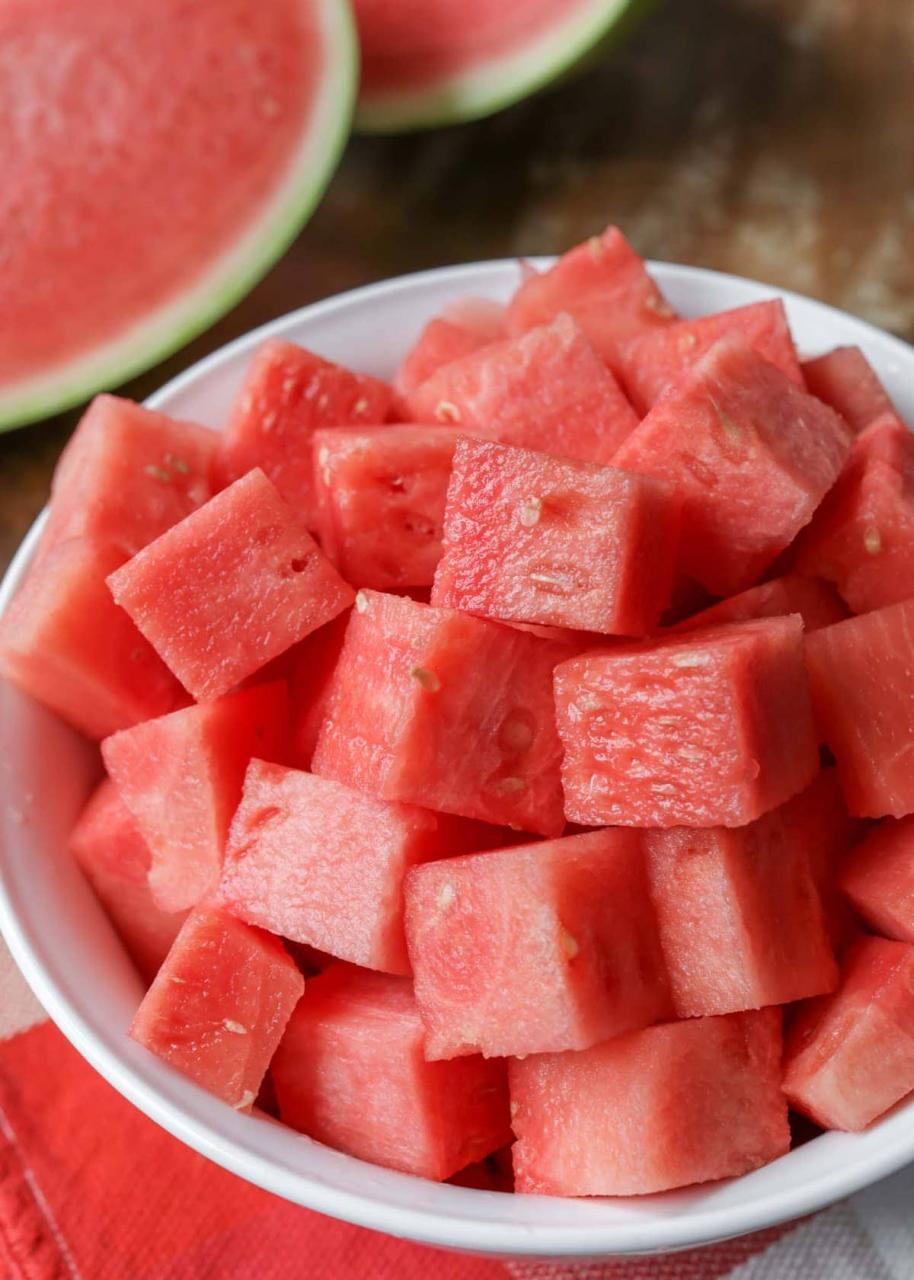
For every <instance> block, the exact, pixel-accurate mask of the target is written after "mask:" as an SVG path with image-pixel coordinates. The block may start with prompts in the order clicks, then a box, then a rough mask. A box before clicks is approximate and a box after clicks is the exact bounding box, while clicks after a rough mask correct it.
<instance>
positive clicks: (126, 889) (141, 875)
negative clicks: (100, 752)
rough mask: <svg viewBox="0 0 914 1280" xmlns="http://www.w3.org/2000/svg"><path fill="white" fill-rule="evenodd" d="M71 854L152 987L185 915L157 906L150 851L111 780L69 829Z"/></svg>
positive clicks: (131, 956) (96, 791)
mask: <svg viewBox="0 0 914 1280" xmlns="http://www.w3.org/2000/svg"><path fill="white" fill-rule="evenodd" d="M70 852H71V853H72V854H73V856H74V858H75V859H76V861H77V862H78V863H79V865H80V866H81V867H82V869H83V872H84V873H85V876H86V879H87V880H88V881H89V883H90V884H91V885H92V888H93V889H94V890H95V895H96V897H97V898H98V900H99V902H100V903H101V904H102V906H103V907H104V908H105V911H106V912H107V913H108V916H109V917H110V920H111V923H112V924H113V925H114V927H115V929H116V930H117V932H118V934H119V935H120V938H121V941H122V942H123V944H124V947H125V948H126V950H127V953H128V954H129V956H130V958H131V959H132V960H133V963H134V964H135V965H136V967H137V969H138V970H139V971H140V973H141V974H142V976H143V977H144V978H145V979H146V980H147V981H148V982H151V981H152V979H153V978H154V977H155V974H156V972H157V970H158V969H159V967H160V965H161V964H162V961H163V960H164V959H165V957H166V956H167V954H168V951H169V948H170V947H171V944H172V943H173V942H174V940H175V938H176V937H177V936H178V931H179V930H180V928H181V925H182V924H183V923H184V920H185V918H186V915H187V913H186V912H183V911H178V912H171V911H163V910H162V909H161V907H159V906H158V905H157V903H156V901H155V899H154V898H153V896H152V892H151V890H150V888H149V879H148V877H149V867H150V861H151V855H150V852H149V846H148V845H147V843H146V841H145V840H144V839H143V837H142V836H141V835H140V833H139V830H138V828H137V825H136V823H135V822H134V821H133V818H132V817H131V815H130V811H129V810H128V809H127V807H126V805H125V804H124V802H123V800H121V798H120V796H119V795H118V793H117V788H116V787H115V785H114V783H113V782H111V780H110V779H109V778H106V779H105V780H104V782H102V783H100V784H99V786H98V788H97V789H96V790H95V791H94V792H93V794H92V796H91V797H90V798H89V802H88V804H87V805H86V807H85V809H84V810H83V812H82V814H81V815H80V817H79V820H78V821H77V823H76V826H75V827H74V828H73V831H72V832H71V834H70Z"/></svg>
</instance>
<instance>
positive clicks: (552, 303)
mask: <svg viewBox="0 0 914 1280" xmlns="http://www.w3.org/2000/svg"><path fill="white" fill-rule="evenodd" d="M563 311H567V312H568V313H569V315H571V316H573V317H574V319H575V320H576V321H577V322H578V324H579V325H580V326H581V328H582V329H583V330H584V332H585V334H586V335H587V337H588V338H589V339H590V341H591V342H592V343H593V345H594V346H595V347H596V349H597V351H599V353H600V355H601V356H602V357H603V359H604V360H606V361H607V362H608V363H609V365H610V366H611V367H615V368H616V369H617V370H618V368H619V364H618V351H619V347H620V345H621V344H622V343H623V342H625V340H626V339H628V338H632V337H634V335H635V334H638V333H643V332H645V331H646V330H651V329H656V328H659V327H661V326H664V325H668V324H671V323H672V322H673V321H674V320H675V318H676V313H675V312H674V311H673V308H672V307H671V306H670V304H669V303H668V302H667V300H666V299H665V298H664V296H663V294H662V293H661V292H660V290H659V289H658V288H657V286H656V284H655V283H654V281H653V280H652V279H651V277H650V276H649V275H648V273H647V270H646V269H645V266H644V262H643V261H642V259H641V258H639V256H638V254H637V253H635V251H634V249H633V248H632V247H631V245H630V244H629V243H628V241H627V240H626V239H625V236H623V234H622V232H621V231H620V230H619V228H618V227H607V228H606V230H605V231H604V232H603V234H602V235H599V236H591V238H590V239H589V240H586V241H585V242H584V243H583V244H579V245H576V246H575V247H574V248H573V249H570V250H569V251H568V252H567V253H565V254H563V255H562V257H561V258H559V260H558V262H556V263H555V265H554V266H552V267H550V268H549V270H548V271H544V272H542V273H540V272H529V273H528V274H527V275H526V278H525V279H524V281H523V283H522V284H521V286H520V288H519V289H518V290H517V292H516V293H515V295H514V297H513V299H512V300H511V304H510V306H509V307H508V331H509V333H513V334H518V333H526V332H527V331H528V330H529V329H532V328H533V327H534V326H536V325H540V324H545V323H547V322H548V321H549V320H552V319H554V317H555V316H557V315H558V314H559V313H560V312H563ZM596 460H597V459H595V461H596Z"/></svg>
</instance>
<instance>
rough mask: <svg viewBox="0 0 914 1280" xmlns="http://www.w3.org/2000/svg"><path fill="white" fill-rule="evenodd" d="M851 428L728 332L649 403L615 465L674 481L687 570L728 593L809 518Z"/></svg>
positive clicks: (757, 572)
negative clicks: (680, 507) (679, 509)
mask: <svg viewBox="0 0 914 1280" xmlns="http://www.w3.org/2000/svg"><path fill="white" fill-rule="evenodd" d="M850 440H851V437H850V432H849V431H848V429H847V427H846V426H845V425H844V423H843V422H842V420H841V419H840V418H839V417H838V415H837V414H836V413H834V412H833V411H832V410H831V409H828V408H827V407H826V406H825V405H823V404H821V403H820V402H819V401H818V400H815V399H814V398H813V397H812V396H810V395H808V394H807V393H806V392H805V391H802V390H800V389H799V388H798V387H797V386H795V385H794V383H793V382H791V381H790V379H789V378H788V377H786V376H785V375H784V374H783V373H782V372H781V371H780V369H776V368H775V367H774V365H772V364H769V363H768V361H767V360H763V359H762V357H761V356H759V355H758V354H757V353H756V352H754V351H752V350H751V348H749V347H748V346H747V345H746V344H745V342H743V341H742V339H741V338H739V337H738V336H736V335H730V336H727V337H724V338H721V339H719V340H718V342H716V343H715V344H714V346H713V347H711V349H710V350H709V351H708V352H707V353H706V354H705V355H704V356H702V358H701V359H700V360H699V361H698V362H697V363H696V364H695V366H694V367H693V368H692V370H691V372H690V373H689V374H687V375H686V377H685V378H684V379H683V380H682V381H681V382H679V383H678V384H677V385H676V386H675V387H674V388H673V390H672V391H670V392H669V393H668V394H667V395H666V396H664V397H663V398H662V399H661V400H660V401H659V402H658V403H657V404H656V405H655V406H654V408H653V409H652V410H651V412H650V413H649V414H648V415H647V417H646V418H644V420H643V421H642V422H641V424H640V426H639V427H638V428H637V430H636V431H634V432H632V434H631V435H630V436H629V437H628V439H627V440H626V441H625V442H624V443H623V444H622V446H621V447H620V449H619V451H618V453H617V454H616V456H615V458H614V459H613V465H614V466H617V467H622V468H623V469H625V470H630V471H637V472H640V473H641V474H644V475H651V476H656V477H657V478H658V479H660V480H665V481H667V483H669V484H671V485H673V486H674V487H676V488H677V489H678V490H679V492H680V494H681V496H682V500H683V509H682V537H681V541H680V560H679V567H680V569H681V571H682V572H683V573H684V574H686V576H688V577H690V578H694V579H695V580H696V581H698V582H700V583H701V584H702V585H703V586H705V587H707V588H708V590H709V591H711V592H713V593H714V594H716V595H732V594H734V593H736V592H738V591H744V590H745V589H746V588H747V587H750V586H752V584H753V583H754V582H755V581H756V580H757V579H758V578H759V577H760V576H761V574H762V573H763V571H764V570H765V569H766V568H767V567H768V566H769V565H770V564H771V563H772V561H773V560H774V559H775V557H776V556H777V555H778V554H779V553H780V552H781V551H783V550H784V548H785V547H787V546H788V544H789V543H790V542H791V541H792V540H793V538H794V537H795V536H796V534H797V533H798V532H799V531H800V529H802V528H803V526H804V525H806V524H808V522H809V520H810V519H811V518H812V515H813V512H814V511H815V509H816V507H817V506H818V505H819V503H820V502H821V500H822V498H823V497H824V496H825V494H826V492H827V491H828V489H829V488H830V487H831V486H832V484H833V483H834V481H835V480H836V479H837V476H838V473H839V472H840V470H841V468H842V466H843V465H844V462H845V459H846V457H847V454H848V451H849V449H850Z"/></svg>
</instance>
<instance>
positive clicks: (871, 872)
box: [841, 816, 914, 943]
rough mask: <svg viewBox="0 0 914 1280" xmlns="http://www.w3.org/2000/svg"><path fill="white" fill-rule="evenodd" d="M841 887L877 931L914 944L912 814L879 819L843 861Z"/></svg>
mask: <svg viewBox="0 0 914 1280" xmlns="http://www.w3.org/2000/svg"><path fill="white" fill-rule="evenodd" d="M841 888H842V889H843V890H844V892H845V893H846V894H847V896H848V898H849V899H850V901H851V902H852V904H853V906H854V910H855V911H857V912H858V913H859V914H860V915H861V916H862V917H863V919H864V920H865V921H866V922H867V924H869V925H871V926H872V928H873V929H875V930H876V931H877V932H878V933H881V934H884V936H885V937H887V938H897V939H898V940H899V941H900V942H911V943H914V816H912V817H907V818H901V819H900V820H897V821H896V820H895V819H894V818H886V819H885V820H884V821H883V822H880V824H879V826H878V827H876V829H875V830H874V831H873V832H872V833H871V834H870V835H868V836H867V838H866V839H865V840H864V841H863V843H862V844H859V845H858V846H857V847H856V849H853V850H852V851H851V853H850V856H849V857H848V858H847V859H846V860H845V862H844V865H843V867H842V868H841Z"/></svg>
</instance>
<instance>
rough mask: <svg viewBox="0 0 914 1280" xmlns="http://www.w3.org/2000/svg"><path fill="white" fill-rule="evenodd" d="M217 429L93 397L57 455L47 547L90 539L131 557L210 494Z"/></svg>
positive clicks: (127, 402)
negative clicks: (72, 539) (67, 541)
mask: <svg viewBox="0 0 914 1280" xmlns="http://www.w3.org/2000/svg"><path fill="white" fill-rule="evenodd" d="M217 440H218V436H217V435H216V433H215V432H214V431H207V430H206V429H205V428H204V427H198V426H196V425H195V424H194V423H190V422H176V421H175V420H174V419H173V418H169V417H166V415H165V414H164V413H153V412H152V411H151V410H149V409H144V408H142V406H140V405H138V404H133V402H132V401H130V400H121V399H120V398H119V397H118V396H108V395H102V396H96V398H95V399H94V400H93V401H92V403H91V404H90V406H89V408H88V409H87V410H86V412H85V413H84V414H83V416H82V418H81V419H80V422H79V425H78V426H77V428H76V430H75V432H74V433H73V435H72V436H71V437H70V440H69V441H68V443H67V446H66V448H65V449H64V451H63V453H62V454H61V455H60V461H59V462H58V464H57V468H56V470H55V475H54V483H53V487H52V491H51V504H50V512H49V515H48V523H47V526H46V527H45V532H44V535H43V538H42V546H43V547H48V546H51V545H53V544H54V543H57V542H61V541H63V540H65V539H66V538H90V539H92V540H93V541H96V542H100V543H103V544H105V545H106V546H111V547H115V548H116V549H117V550H118V551H119V552H121V554H122V559H124V560H126V559H128V558H129V557H130V556H132V555H135V554H136V552H137V551H139V550H140V549H141V548H142V547H145V546H146V544H147V543H149V542H152V540H153V538H157V537H158V536H159V534H160V533H164V532H165V530H166V529H170V528H171V526H172V525H173V524H177V523H178V521H179V520H183V519H184V517H185V516H187V515H190V513H191V511H194V510H196V508H197V507H199V506H200V505H201V504H202V503H204V502H206V500H207V499H208V498H210V497H211V496H212V492H213V489H212V474H213V465H214V456H215V452H216V442H217Z"/></svg>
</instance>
